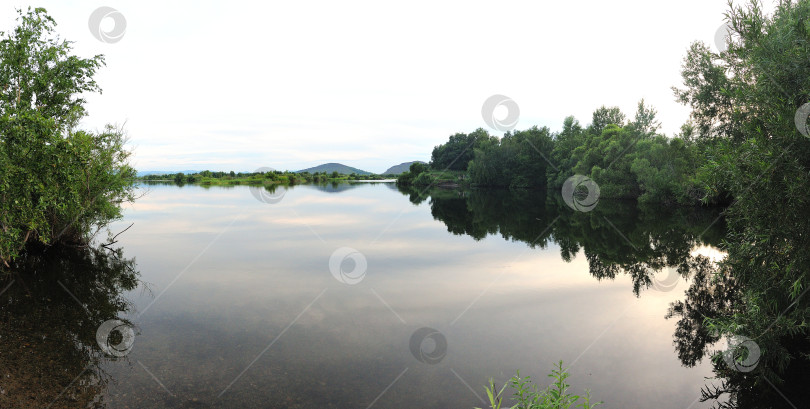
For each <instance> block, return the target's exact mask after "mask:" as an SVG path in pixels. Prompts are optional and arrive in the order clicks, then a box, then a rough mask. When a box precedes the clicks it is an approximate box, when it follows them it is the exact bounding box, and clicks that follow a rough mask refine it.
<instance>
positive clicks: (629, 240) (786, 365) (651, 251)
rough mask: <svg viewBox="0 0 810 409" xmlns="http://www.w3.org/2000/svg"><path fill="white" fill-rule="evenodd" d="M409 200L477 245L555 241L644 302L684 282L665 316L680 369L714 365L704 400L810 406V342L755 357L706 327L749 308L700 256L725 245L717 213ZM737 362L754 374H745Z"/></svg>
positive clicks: (442, 194)
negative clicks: (493, 238) (495, 239)
mask: <svg viewBox="0 0 810 409" xmlns="http://www.w3.org/2000/svg"><path fill="white" fill-rule="evenodd" d="M401 192H402V193H403V194H405V195H407V196H409V200H410V201H411V202H412V203H415V204H418V203H422V202H424V201H426V200H429V204H430V207H431V213H432V215H433V216H434V218H436V219H437V220H440V221H442V222H443V223H445V224H446V225H447V230H448V231H449V232H451V233H454V234H465V235H469V236H471V237H474V238H475V239H476V240H481V239H483V238H485V237H487V236H489V235H496V234H499V235H501V236H502V237H503V238H504V239H507V240H518V241H522V242H525V243H527V244H528V245H529V246H530V247H532V248H534V247H540V248H546V247H547V246H548V245H549V244H550V243H557V244H558V245H559V247H560V255H561V257H562V258H563V259H564V260H566V261H571V260H572V258H573V257H575V256H576V255H577V254H578V253H579V252H580V250H582V252H583V253H584V255H585V257H586V259H587V261H588V267H589V271H590V274H591V275H592V276H593V277H595V278H596V279H598V280H603V279H610V280H613V279H616V277H618V276H620V275H627V276H629V277H631V281H632V289H633V292H634V293H635V294H636V295H639V293H640V292H641V291H642V290H645V289H656V290H659V291H670V290H672V289H673V288H674V287H675V286H674V284H675V283H676V282H677V281H679V280H684V281H687V282H688V283H689V287H688V289H687V290H686V291H685V293H684V298H683V299H682V300H676V301H673V302H672V303H671V304H670V307H669V310H668V312H667V314H666V318H667V319H673V320H675V321H676V328H675V331H674V334H673V337H674V345H675V351H676V353H677V356H678V358H679V359H680V361H681V363H682V364H683V365H684V366H685V367H694V366H696V365H698V364H700V363H701V362H702V361H704V360H708V361H709V362H710V363H711V365H712V370H713V372H714V374H715V376H714V378H713V379H712V380H711V381H709V382H707V384H706V385H705V386H704V387H703V388H702V390H701V397H700V399H699V400H700V401H701V402H708V403H711V404H712V407H715V408H791V407H792V408H796V407H801V406H802V405H804V404H806V402H808V401H810V392H808V390H807V388H806V385H807V384H808V381H810V366H809V365H808V361H807V360H806V359H803V358H801V357H802V355H805V356H806V355H807V354H808V352H810V340H808V339H807V338H806V337H805V336H803V335H801V334H796V335H795V336H793V337H787V338H784V339H778V340H770V342H769V341H766V340H764V339H760V338H757V339H755V340H750V339H748V338H745V339H747V340H748V341H747V342H748V343H749V345H748V347H747V349H748V350H747V351H746V350H745V349H743V353H747V354H752V355H755V356H744V357H739V356H734V355H733V354H732V352H734V351H735V350H731V349H729V347H728V345H727V344H726V342H725V338H723V337H721V336H720V335H719V333H718V332H717V331H715V330H713V329H711V328H710V327H709V326H708V325H707V322H708V321H710V320H713V319H718V318H720V317H724V316H730V315H732V314H736V313H740V312H742V311H744V309H745V308H746V307H745V305H743V303H742V302H741V299H742V297H741V295H742V292H743V291H744V288H743V287H742V284H741V283H740V282H738V281H737V280H735V279H733V278H731V276H730V275H729V274H727V273H726V272H723V271H718V269H717V265H716V264H715V263H713V260H712V258H711V257H707V255H706V254H698V253H696V252H695V248H696V247H701V246H711V247H715V248H716V247H720V245H721V241H722V238H723V234H724V229H723V227H722V226H723V223H722V217H720V214H719V211H718V210H712V209H695V208H675V209H667V208H661V207H656V206H637V205H636V204H635V203H627V202H621V201H601V202H600V203H599V206H597V207H595V209H594V211H592V212H588V213H583V212H572V211H569V209H568V208H566V207H565V206H564V205H562V204H561V200H559V199H558V198H557V196H555V195H552V196H549V197H546V195H545V194H544V193H542V192H529V191H503V192H500V193H498V192H493V191H491V190H480V191H477V190H476V191H470V192H455V191H447V190H440V189H434V190H431V191H429V192H424V191H419V190H414V189H409V188H404V189H401ZM709 253H711V252H709ZM716 256H717V254H715V257H714V259H715V260H716ZM662 273H663V274H662ZM740 330H741V331H745V329H742V328H741V329H740ZM732 339H733V338H732ZM760 345H762V347H761V346H760ZM760 348H765V349H763V350H760ZM760 355H761V356H762V359H761V360H760V359H759V358H760ZM735 357H736V358H737V359H740V358H745V359H747V360H748V363H749V364H750V366H749V367H743V368H742V369H741V368H740V366H739V365H738V364H737V363H736V362H738V361H734V358H735ZM757 365H759V366H758V367H757Z"/></svg>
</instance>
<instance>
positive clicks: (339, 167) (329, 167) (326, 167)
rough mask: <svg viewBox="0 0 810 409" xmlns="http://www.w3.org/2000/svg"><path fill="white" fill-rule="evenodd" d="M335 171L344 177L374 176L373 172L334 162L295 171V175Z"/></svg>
mask: <svg viewBox="0 0 810 409" xmlns="http://www.w3.org/2000/svg"><path fill="white" fill-rule="evenodd" d="M335 171H337V173H342V174H344V175H351V174H352V173H356V174H358V175H373V174H374V173H373V172H368V171H365V170H362V169H357V168H353V167H351V166H346V165H344V164H342V163H334V162H330V163H324V164H322V165H318V166H315V167H311V168H306V169H301V170H297V171H295V173H304V172H309V173H315V172H326V173H332V172H335Z"/></svg>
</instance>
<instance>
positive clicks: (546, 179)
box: [399, 100, 716, 204]
mask: <svg viewBox="0 0 810 409" xmlns="http://www.w3.org/2000/svg"><path fill="white" fill-rule="evenodd" d="M658 127H659V123H658V121H657V120H656V111H655V110H654V109H652V108H650V107H648V106H646V105H645V104H644V100H642V101H640V102H639V104H638V110H637V112H636V114H635V117H634V118H633V120H632V121H629V122H626V120H625V115H624V114H623V113H622V112H621V111H620V110H619V108H617V107H605V106H602V107H600V108H598V109H597V110H596V111H594V113H593V116H592V119H591V124H590V125H589V126H588V127H583V126H581V125H580V123H579V121H577V120H576V119H575V118H574V117H568V118H565V120H564V121H563V129H562V130H561V131H560V132H556V133H555V132H551V131H550V130H549V129H548V128H546V127H542V128H538V127H536V126H535V127H532V128H529V129H526V130H522V131H521V130H518V131H514V132H513V131H510V132H507V133H506V134H504V135H503V137H501V138H498V137H496V136H492V135H490V134H489V133H488V132H487V131H486V130H484V129H477V130H476V131H474V132H472V133H470V134H469V135H467V134H463V133H458V134H455V135H453V136H451V137H450V138H449V140H448V141H447V142H446V143H444V144H442V145H439V146H437V147H436V148H434V149H433V155H432V158H431V163H430V170H432V171H434V172H441V171H459V172H462V173H463V175H462V176H461V179H462V180H463V179H464V177H466V176H468V177H469V179H468V181H469V183H470V184H472V185H474V186H489V187H510V188H546V187H548V188H553V189H559V188H560V187H561V186H562V185H563V183H564V182H565V180H566V179H568V178H569V177H570V176H572V175H575V174H579V175H585V176H588V177H590V178H591V179H593V180H594V181H596V182H597V183H598V184H599V186H600V187H601V196H602V197H604V198H617V199H618V198H621V199H639V200H640V201H642V202H656V203H683V204H696V203H697V202H698V200H700V199H706V200H716V197H715V196H714V195H708V194H707V192H706V191H705V190H704V189H702V188H701V187H700V184H699V183H698V181H697V180H696V169H698V168H699V167H700V166H701V165H702V164H703V162H704V156H703V155H702V154H701V150H700V149H701V148H700V147H699V146H698V145H697V144H696V143H695V142H694V141H693V140H692V139H691V129H692V128H691V127H688V126H687V127H684V132H683V135H679V136H676V137H673V138H667V137H665V136H664V135H661V134H658V133H657V131H658ZM399 183H400V184H401V185H411V184H412V185H430V184H437V181H436V180H435V178H430V177H428V176H427V175H426V176H423V177H421V178H417V176H416V175H415V174H414V173H413V172H411V173H410V174H403V175H400V177H399Z"/></svg>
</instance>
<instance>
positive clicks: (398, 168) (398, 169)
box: [382, 160, 425, 175]
mask: <svg viewBox="0 0 810 409" xmlns="http://www.w3.org/2000/svg"><path fill="white" fill-rule="evenodd" d="M415 162H419V163H425V162H422V161H421V160H415V161H413V162H404V163H400V164H399V165H394V166H391V167H390V168H388V170H386V171H385V172H383V173H382V174H383V175H399V174H400V173H402V172H405V171H406V170H408V169H410V167H411V163H415Z"/></svg>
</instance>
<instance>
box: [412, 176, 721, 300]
mask: <svg viewBox="0 0 810 409" xmlns="http://www.w3.org/2000/svg"><path fill="white" fill-rule="evenodd" d="M401 191H402V193H403V194H406V195H409V196H410V200H411V202H413V203H415V204H419V203H421V202H422V201H424V200H427V198H428V197H429V198H430V207H431V213H432V214H433V217H434V218H435V219H437V220H440V221H442V222H443V223H444V224H445V225H446V226H447V230H448V231H449V232H451V233H453V234H459V235H461V234H464V235H469V236H471V237H473V238H475V239H476V240H480V239H483V238H484V237H486V236H488V235H494V234H499V235H500V236H501V237H503V238H504V239H506V240H513V241H522V242H525V243H527V244H528V245H529V246H531V247H536V246H537V247H540V248H545V247H546V246H548V244H549V243H550V242H554V243H556V244H557V245H559V246H560V253H561V256H562V258H563V259H564V260H566V261H570V260H571V259H572V258H573V257H574V256H575V255H576V254H577V253H579V251H580V250H582V251H583V253H584V254H585V257H586V259H587V260H588V264H589V266H590V272H591V274H592V275H593V276H594V277H596V278H597V279H600V280H601V279H613V278H615V277H616V276H618V275H619V274H628V275H630V277H631V278H632V280H633V291H634V292H635V293H636V294H638V293H639V292H640V290H641V289H642V288H647V287H649V286H651V285H652V284H653V277H652V273H653V272H655V271H660V270H661V269H663V268H665V267H673V268H677V269H678V271H679V273H680V274H681V275H683V276H686V275H688V274H689V266H688V261H689V259H690V253H691V251H692V249H693V248H694V247H695V245H698V244H717V243H718V242H719V237H721V234H722V226H721V223H714V225H712V222H713V221H714V220H715V219H716V218H717V215H718V213H717V212H716V211H712V210H707V209H697V208H675V209H671V208H670V209H667V208H661V207H652V206H641V207H639V206H636V204H635V202H626V201H602V202H600V203H599V205H598V206H597V207H596V208H595V209H594V210H593V211H591V212H587V213H583V212H577V211H574V210H572V209H571V208H569V207H568V206H566V205H565V203H564V202H563V201H562V200H559V199H558V198H556V197H553V196H547V194H546V192H543V191H533V190H473V191H470V192H465V193H460V192H458V191H452V190H441V189H434V190H432V191H430V193H429V195H428V194H427V193H426V192H423V191H419V190H416V189H407V188H401ZM710 225H712V227H713V228H711V229H709V230H708V231H705V232H704V230H706V227H707V226H710ZM702 233H703V234H702Z"/></svg>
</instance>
